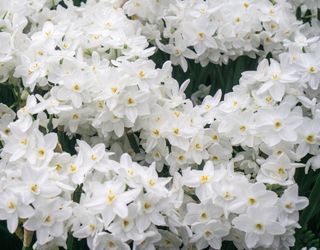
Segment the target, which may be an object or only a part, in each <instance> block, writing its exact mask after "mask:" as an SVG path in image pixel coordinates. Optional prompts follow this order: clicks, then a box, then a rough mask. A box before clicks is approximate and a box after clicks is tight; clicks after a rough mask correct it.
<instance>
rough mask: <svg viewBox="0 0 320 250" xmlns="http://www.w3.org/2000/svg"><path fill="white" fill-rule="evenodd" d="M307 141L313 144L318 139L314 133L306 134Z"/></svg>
mask: <svg viewBox="0 0 320 250" xmlns="http://www.w3.org/2000/svg"><path fill="white" fill-rule="evenodd" d="M306 141H307V142H308V143H310V144H313V143H315V141H316V139H315V137H314V135H312V134H310V135H307V136H306Z"/></svg>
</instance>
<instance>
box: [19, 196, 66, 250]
mask: <svg viewBox="0 0 320 250" xmlns="http://www.w3.org/2000/svg"><path fill="white" fill-rule="evenodd" d="M34 207H35V214H34V215H33V216H32V217H30V218H29V219H28V220H27V221H26V222H25V223H24V224H23V226H24V227H25V228H26V229H28V230H30V231H36V232H37V233H36V234H37V241H38V242H39V244H44V243H46V242H48V241H50V240H52V239H53V238H54V237H59V236H62V235H64V234H65V233H66V231H65V228H64V227H65V222H66V220H67V219H69V218H70V216H71V215H72V208H71V207H70V203H69V202H65V201H63V200H62V199H61V198H55V199H50V200H45V199H44V200H40V199H39V200H37V202H36V203H34Z"/></svg>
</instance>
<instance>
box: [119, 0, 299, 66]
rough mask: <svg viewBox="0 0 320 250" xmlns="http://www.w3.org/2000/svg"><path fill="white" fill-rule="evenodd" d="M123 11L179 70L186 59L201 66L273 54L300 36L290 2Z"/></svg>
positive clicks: (173, 4)
mask: <svg viewBox="0 0 320 250" xmlns="http://www.w3.org/2000/svg"><path fill="white" fill-rule="evenodd" d="M123 8H124V9H125V11H126V13H128V15H130V16H134V17H136V18H139V19H141V21H142V22H143V23H144V33H145V34H146V35H147V36H148V37H149V40H151V41H154V42H155V43H156V44H157V46H158V47H159V49H161V50H162V51H164V52H166V53H168V54H170V60H171V61H172V63H173V64H174V65H180V66H181V67H182V69H183V70H184V71H186V70H187V67H188V65H187V61H186V59H193V60H196V61H199V62H200V63H201V65H202V66H205V65H207V64H208V63H209V62H212V63H227V62H228V60H229V59H232V60H233V59H236V58H237V57H239V56H241V55H243V54H245V55H248V56H251V57H255V55H256V54H258V55H259V56H263V55H267V54H268V53H269V52H271V53H272V54H274V55H276V54H277V53H279V52H281V51H282V50H283V49H284V48H283V43H284V41H287V40H288V41H291V40H292V39H294V37H295V36H297V35H299V34H300V33H301V32H300V30H301V22H299V21H297V19H296V17H295V10H296V9H295V8H293V7H292V6H291V5H290V4H289V1H274V3H272V1H269V0H263V1H259V2H256V1H253V0H243V1H242V0H241V1H240V0H228V1H216V0H211V1H193V0H188V1H182V0H179V1H173V0H167V1H156V0H152V1H149V0H130V1H127V2H126V3H125V5H124V7H123ZM301 36H303V35H302V34H301Z"/></svg>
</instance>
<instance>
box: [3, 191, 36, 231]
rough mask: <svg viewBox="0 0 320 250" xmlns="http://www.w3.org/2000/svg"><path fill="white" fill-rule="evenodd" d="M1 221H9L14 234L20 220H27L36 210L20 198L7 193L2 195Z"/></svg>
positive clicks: (10, 229)
mask: <svg viewBox="0 0 320 250" xmlns="http://www.w3.org/2000/svg"><path fill="white" fill-rule="evenodd" d="M0 198H1V199H0V219H1V220H6V221H7V227H8V230H9V232H10V233H14V232H15V231H16V229H17V227H18V223H19V218H23V219H27V218H29V217H31V216H32V215H33V214H34V210H33V209H32V207H31V206H30V205H28V203H24V202H23V201H22V199H21V198H20V196H18V195H15V194H13V193H10V192H9V191H7V192H6V193H1V194H0Z"/></svg>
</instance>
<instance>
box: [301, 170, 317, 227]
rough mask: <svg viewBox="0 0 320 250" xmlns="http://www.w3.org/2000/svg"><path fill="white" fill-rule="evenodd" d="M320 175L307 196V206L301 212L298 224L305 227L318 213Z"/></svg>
mask: <svg viewBox="0 0 320 250" xmlns="http://www.w3.org/2000/svg"><path fill="white" fill-rule="evenodd" d="M319 194H320V175H319V174H318V177H317V180H316V182H315V184H314V186H313V189H312V191H311V194H310V196H309V206H308V207H307V208H306V209H305V210H304V211H303V212H302V215H301V218H300V224H301V225H302V226H303V227H307V225H308V223H309V222H310V220H311V219H312V218H313V217H314V216H315V215H316V214H317V213H319V212H320V195H319Z"/></svg>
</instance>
